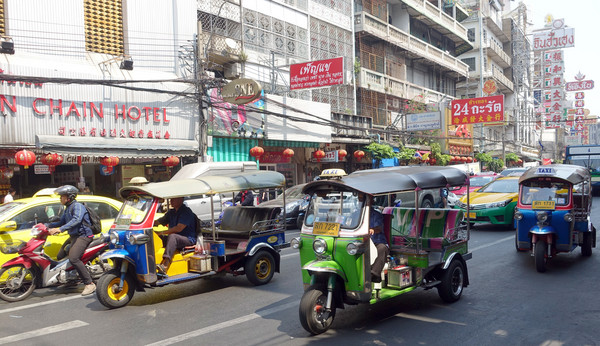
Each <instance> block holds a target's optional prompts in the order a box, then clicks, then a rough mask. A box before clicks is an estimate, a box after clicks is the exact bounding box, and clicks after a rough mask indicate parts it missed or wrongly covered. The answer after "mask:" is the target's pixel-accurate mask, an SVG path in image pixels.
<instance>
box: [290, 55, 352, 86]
mask: <svg viewBox="0 0 600 346" xmlns="http://www.w3.org/2000/svg"><path fill="white" fill-rule="evenodd" d="M338 84H344V57H339V58H333V59H326V60H318V61H309V62H305V63H302V64H293V65H290V90H297V89H307V88H320V87H326V86H330V85H338Z"/></svg>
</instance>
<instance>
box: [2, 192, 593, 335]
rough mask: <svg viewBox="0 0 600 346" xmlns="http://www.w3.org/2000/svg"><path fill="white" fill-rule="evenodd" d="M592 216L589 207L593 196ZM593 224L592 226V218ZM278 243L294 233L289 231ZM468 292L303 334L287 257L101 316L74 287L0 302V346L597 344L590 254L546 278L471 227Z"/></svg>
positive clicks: (507, 242) (498, 239)
mask: <svg viewBox="0 0 600 346" xmlns="http://www.w3.org/2000/svg"><path fill="white" fill-rule="evenodd" d="M594 203H595V205H596V206H595V207H594V211H595V214H597V215H600V214H599V213H598V211H600V198H595V199H594ZM592 221H593V222H595V223H596V224H599V225H600V217H599V216H596V215H594V214H593V215H592ZM289 233H290V234H289V236H293V235H295V234H296V235H297V234H298V231H296V230H294V231H291V232H289ZM470 248H471V250H472V253H473V259H471V260H470V261H468V262H467V265H468V270H469V276H470V279H471V285H470V286H469V287H467V288H466V289H465V291H464V293H463V296H462V298H461V300H460V301H458V302H456V303H454V304H445V303H443V302H442V301H441V299H440V298H439V296H438V294H437V291H436V290H435V289H433V290H428V291H425V290H422V289H418V290H415V291H413V292H411V293H408V294H405V295H403V296H400V297H398V298H396V299H393V300H390V301H386V302H383V303H380V304H376V305H373V306H367V305H359V306H350V307H347V308H346V309H345V310H338V312H337V315H336V319H335V322H334V324H333V326H332V328H331V329H330V330H329V331H328V332H327V333H324V334H322V335H319V336H310V335H309V334H308V333H307V332H306V331H304V329H303V328H302V327H301V325H300V322H299V320H298V304H299V301H300V298H301V296H302V293H303V292H302V283H301V280H300V268H299V259H298V255H297V253H296V251H295V250H293V249H284V251H283V252H282V262H281V266H282V268H281V269H282V270H281V273H279V274H276V275H275V277H274V278H273V280H272V281H271V282H270V283H269V284H267V285H264V286H259V287H255V286H253V285H251V284H250V283H249V282H248V280H247V279H246V278H245V276H241V277H231V276H225V277H220V278H214V279H209V280H199V281H193V282H188V283H184V284H179V285H171V286H167V287H163V288H158V289H154V290H148V291H147V292H145V293H139V292H137V293H136V295H135V297H134V299H133V300H132V302H131V303H130V304H129V305H128V306H126V307H124V308H121V309H117V310H107V309H106V308H104V307H103V306H102V305H101V304H100V303H99V302H98V301H97V300H96V298H95V295H93V296H89V297H81V296H80V295H79V293H80V292H81V290H82V289H83V286H80V287H76V288H71V289H65V288H51V289H42V290H36V291H35V292H34V293H33V295H32V296H31V297H30V298H28V299H27V300H25V301H23V302H17V303H6V302H3V301H2V302H0V326H1V327H0V344H11V343H12V344H19V345H65V344H67V345H70V344H82V343H86V344H91V345H107V344H108V345H124V344H127V345H169V344H194V345H281V344H286V345H306V344H327V345H329V344H346V345H392V344H406V345H597V344H600V331H599V330H598V320H599V319H600V299H598V296H597V291H598V289H597V286H598V282H600V280H599V279H600V271H599V270H598V268H600V248H595V249H594V250H593V253H594V254H593V255H592V257H590V258H583V257H581V252H580V250H579V249H577V250H575V251H574V252H573V253H570V254H560V255H559V256H558V257H556V258H553V259H552V260H551V261H550V262H549V265H548V271H547V272H546V273H543V274H541V273H538V272H536V270H535V265H534V261H533V258H532V257H530V256H529V254H528V253H518V252H516V251H515V248H514V231H512V230H507V229H502V228H496V227H487V226H477V227H476V228H475V230H473V232H472V234H471V241H470Z"/></svg>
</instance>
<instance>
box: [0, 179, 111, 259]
mask: <svg viewBox="0 0 600 346" xmlns="http://www.w3.org/2000/svg"><path fill="white" fill-rule="evenodd" d="M54 190H55V188H46V189H42V190H40V191H38V192H37V193H36V194H34V195H33V196H32V197H29V198H21V199H17V200H15V201H13V202H9V203H5V204H2V205H0V241H2V242H4V243H9V242H15V241H21V240H22V241H25V242H26V241H28V240H30V239H31V228H32V227H33V226H34V225H35V224H37V223H48V222H49V220H50V218H51V217H53V216H58V217H60V216H62V214H63V212H64V209H65V208H64V206H63V205H62V204H60V197H59V196H58V195H56V194H54ZM77 201H79V202H82V203H85V204H86V205H87V206H88V207H89V208H90V209H92V210H94V211H95V212H96V214H98V216H100V219H102V232H108V230H109V229H110V227H111V226H112V224H113V221H114V219H115V217H116V216H117V214H119V210H120V209H121V205H122V203H121V202H119V201H117V200H115V199H112V198H108V197H102V196H97V195H78V196H77ZM67 239H69V236H68V234H67V232H63V233H61V234H60V235H56V236H52V237H51V239H49V240H48V241H47V242H46V246H45V248H44V253H46V254H47V255H48V256H50V257H52V258H56V255H57V254H58V251H59V250H60V248H61V246H62V245H63V243H64V242H65V241H66V240H67ZM16 255H17V254H11V255H7V254H3V253H0V264H2V263H4V262H6V261H8V260H9V259H11V258H13V257H15V256H16Z"/></svg>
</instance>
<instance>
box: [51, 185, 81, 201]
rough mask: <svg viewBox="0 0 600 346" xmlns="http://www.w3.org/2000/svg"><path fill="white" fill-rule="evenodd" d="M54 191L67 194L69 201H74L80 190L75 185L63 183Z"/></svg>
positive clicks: (62, 194) (58, 193)
mask: <svg viewBox="0 0 600 346" xmlns="http://www.w3.org/2000/svg"><path fill="white" fill-rule="evenodd" d="M54 193H55V194H57V195H60V196H67V198H68V199H69V201H72V200H74V199H75V198H76V197H77V194H78V193H79V190H78V189H77V188H76V187H75V186H73V185H63V186H61V187H59V188H58V189H56V190H54Z"/></svg>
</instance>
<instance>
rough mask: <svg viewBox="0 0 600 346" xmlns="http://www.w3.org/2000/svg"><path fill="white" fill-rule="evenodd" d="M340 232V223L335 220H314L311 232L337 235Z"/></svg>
mask: <svg viewBox="0 0 600 346" xmlns="http://www.w3.org/2000/svg"><path fill="white" fill-rule="evenodd" d="M339 233H340V224H339V223H335V222H315V225H314V227H313V234H318V235H328V236H332V237H337V236H338V234H339Z"/></svg>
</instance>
